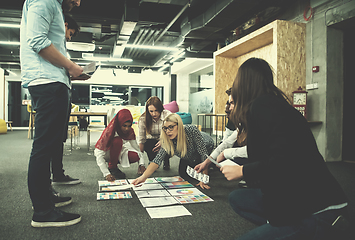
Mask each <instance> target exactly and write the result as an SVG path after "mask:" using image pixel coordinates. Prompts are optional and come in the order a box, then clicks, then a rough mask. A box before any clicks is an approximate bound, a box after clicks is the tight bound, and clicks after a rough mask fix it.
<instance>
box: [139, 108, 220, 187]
mask: <svg viewBox="0 0 355 240" xmlns="http://www.w3.org/2000/svg"><path fill="white" fill-rule="evenodd" d="M160 143H161V148H160V150H159V152H158V154H157V156H156V157H155V158H154V159H153V161H152V162H151V163H150V164H149V166H148V168H147V170H146V171H145V172H144V173H143V175H142V176H140V177H139V178H137V179H135V180H134V181H133V184H135V185H137V184H139V183H143V182H144V181H145V180H146V179H147V178H148V177H150V176H151V175H152V174H153V173H154V171H155V170H157V169H158V168H159V166H160V164H161V163H162V162H163V160H164V158H165V157H166V156H170V157H172V156H174V155H176V156H178V157H179V158H180V164H179V174H180V176H181V177H182V178H184V179H185V180H186V181H189V182H190V183H192V184H194V185H196V186H200V187H201V188H202V189H209V188H210V187H209V186H208V185H206V184H204V183H202V182H197V181H196V180H195V179H193V178H191V177H190V176H188V175H187V173H186V167H187V166H190V167H192V168H193V167H194V166H196V165H197V164H199V163H201V162H202V161H203V160H205V158H206V154H209V153H210V152H211V151H212V149H213V144H214V142H213V139H212V138H211V137H210V136H209V135H207V134H205V133H201V132H200V131H199V130H198V129H197V127H196V126H194V125H183V123H182V120H181V118H180V116H179V115H178V114H176V113H172V114H170V115H168V116H167V117H166V118H165V120H164V121H163V127H162V131H161V135H160Z"/></svg>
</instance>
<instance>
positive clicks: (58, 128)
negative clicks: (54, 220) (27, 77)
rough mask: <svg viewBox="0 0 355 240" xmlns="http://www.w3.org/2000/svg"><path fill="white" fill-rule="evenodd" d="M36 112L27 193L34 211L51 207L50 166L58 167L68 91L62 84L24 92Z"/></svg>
mask: <svg viewBox="0 0 355 240" xmlns="http://www.w3.org/2000/svg"><path fill="white" fill-rule="evenodd" d="M28 90H29V92H30V94H31V98H32V106H33V109H34V110H35V111H36V118H35V135H34V139H33V144H32V151H31V156H30V162H29V166H28V190H29V193H30V197H31V200H32V205H33V207H34V209H35V211H47V210H49V209H51V208H53V207H54V203H53V202H52V200H51V192H50V184H51V181H50V176H51V171H50V163H51V161H52V164H59V163H58V161H60V162H61V159H62V158H61V157H62V155H63V139H64V136H65V133H66V129H67V121H68V107H69V89H68V88H67V87H66V86H65V85H64V84H62V83H50V84H43V85H38V86H32V87H29V88H28Z"/></svg>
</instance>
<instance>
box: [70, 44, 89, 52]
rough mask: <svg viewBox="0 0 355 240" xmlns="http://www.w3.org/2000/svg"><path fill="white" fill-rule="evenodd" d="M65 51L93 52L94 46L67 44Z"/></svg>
mask: <svg viewBox="0 0 355 240" xmlns="http://www.w3.org/2000/svg"><path fill="white" fill-rule="evenodd" d="M67 49H69V50H73V51H78V52H93V51H94V50H95V44H93V43H82V42H67Z"/></svg>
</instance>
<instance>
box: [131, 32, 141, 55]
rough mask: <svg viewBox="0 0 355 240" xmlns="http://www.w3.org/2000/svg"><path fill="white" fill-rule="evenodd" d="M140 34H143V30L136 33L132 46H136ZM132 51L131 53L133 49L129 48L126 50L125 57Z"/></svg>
mask: <svg viewBox="0 0 355 240" xmlns="http://www.w3.org/2000/svg"><path fill="white" fill-rule="evenodd" d="M142 34H143V29H139V32H138V34H137V36H136V38H135V39H134V41H133V44H137V41H138V40H139V38H140V36H141V35H142ZM132 51H133V48H130V49H129V50H128V53H127V55H128V56H130V55H131V52H132Z"/></svg>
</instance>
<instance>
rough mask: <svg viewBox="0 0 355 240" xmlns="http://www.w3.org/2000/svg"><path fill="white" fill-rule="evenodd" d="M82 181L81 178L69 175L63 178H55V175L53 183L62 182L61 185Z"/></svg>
mask: <svg viewBox="0 0 355 240" xmlns="http://www.w3.org/2000/svg"><path fill="white" fill-rule="evenodd" d="M78 183H81V182H80V180H79V179H76V178H71V177H69V175H65V176H64V177H62V178H55V177H53V184H57V185H59V184H61V185H64V184H65V185H74V184H78Z"/></svg>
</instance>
